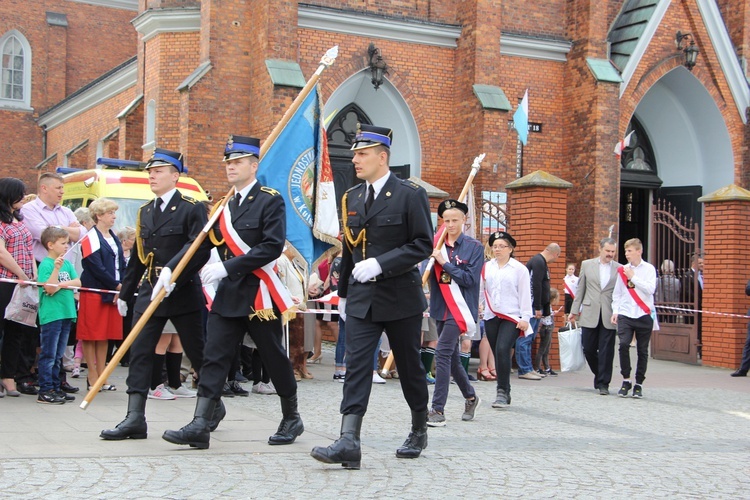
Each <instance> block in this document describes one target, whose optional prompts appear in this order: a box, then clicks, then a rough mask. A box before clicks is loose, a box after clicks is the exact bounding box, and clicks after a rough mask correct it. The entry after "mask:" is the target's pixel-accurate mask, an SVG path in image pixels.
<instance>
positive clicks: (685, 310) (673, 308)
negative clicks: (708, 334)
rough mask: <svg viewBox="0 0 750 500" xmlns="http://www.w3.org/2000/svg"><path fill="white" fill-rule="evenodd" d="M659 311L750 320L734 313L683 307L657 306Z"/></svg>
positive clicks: (748, 317) (744, 315)
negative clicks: (666, 310)
mask: <svg viewBox="0 0 750 500" xmlns="http://www.w3.org/2000/svg"><path fill="white" fill-rule="evenodd" d="M656 308H657V309H668V310H670V311H674V312H677V313H700V314H713V315H714V316H724V317H728V318H744V319H750V316H748V315H746V314H732V313H722V312H715V311H706V310H704V309H684V308H682V307H670V306H656Z"/></svg>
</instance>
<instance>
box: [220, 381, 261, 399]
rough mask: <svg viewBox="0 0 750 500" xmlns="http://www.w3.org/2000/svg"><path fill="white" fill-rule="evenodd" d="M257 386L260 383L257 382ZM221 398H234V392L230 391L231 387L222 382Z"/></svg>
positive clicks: (227, 383)
mask: <svg viewBox="0 0 750 500" xmlns="http://www.w3.org/2000/svg"><path fill="white" fill-rule="evenodd" d="M258 383H259V384H260V383H261V382H258ZM221 397H223V398H233V397H234V391H233V390H232V386H230V385H229V382H224V387H223V388H222V389H221Z"/></svg>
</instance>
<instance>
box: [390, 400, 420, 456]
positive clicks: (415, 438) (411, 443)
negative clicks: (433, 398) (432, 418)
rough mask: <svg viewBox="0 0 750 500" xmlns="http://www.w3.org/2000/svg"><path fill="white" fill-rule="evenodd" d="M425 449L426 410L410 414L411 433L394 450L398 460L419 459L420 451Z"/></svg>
mask: <svg viewBox="0 0 750 500" xmlns="http://www.w3.org/2000/svg"><path fill="white" fill-rule="evenodd" d="M425 448H427V410H425V411H412V412H411V432H410V433H409V436H408V437H407V438H406V441H404V444H403V445H401V448H399V449H397V450H396V456H397V457H398V458H419V455H420V454H421V453H422V450H424V449H425Z"/></svg>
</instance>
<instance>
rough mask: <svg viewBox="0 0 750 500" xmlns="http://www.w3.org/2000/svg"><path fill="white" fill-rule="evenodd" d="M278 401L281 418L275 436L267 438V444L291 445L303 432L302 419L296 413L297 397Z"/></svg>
mask: <svg viewBox="0 0 750 500" xmlns="http://www.w3.org/2000/svg"><path fill="white" fill-rule="evenodd" d="M280 399H281V414H282V415H283V418H282V419H281V423H280V424H279V428H278V429H277V430H276V434H274V435H273V436H271V437H270V438H268V444H292V443H293V442H294V440H295V439H297V436H301V435H302V433H303V432H305V426H304V425H302V418H301V417H300V416H299V412H298V411H297V395H296V394H295V395H294V396H292V397H290V398H280Z"/></svg>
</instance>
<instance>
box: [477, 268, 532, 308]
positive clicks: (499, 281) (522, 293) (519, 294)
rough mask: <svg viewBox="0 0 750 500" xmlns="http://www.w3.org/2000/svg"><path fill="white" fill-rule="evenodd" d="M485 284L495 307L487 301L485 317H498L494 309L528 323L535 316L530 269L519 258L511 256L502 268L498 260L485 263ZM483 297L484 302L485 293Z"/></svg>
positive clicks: (483, 281)
mask: <svg viewBox="0 0 750 500" xmlns="http://www.w3.org/2000/svg"><path fill="white" fill-rule="evenodd" d="M482 285H483V286H484V289H485V291H486V295H488V296H489V300H490V303H491V304H492V309H490V307H489V304H485V307H484V319H485V320H488V319H492V318H494V317H495V313H494V312H492V310H494V311H495V312H497V313H500V314H507V315H508V316H513V317H515V318H521V320H522V321H526V322H528V321H529V320H530V319H531V316H533V315H534V312H533V311H532V309H531V279H530V277H529V270H528V269H527V268H526V266H524V265H523V264H521V263H520V262H518V261H517V260H516V259H513V258H511V259H510V260H509V261H508V262H507V263H506V264H505V265H504V266H502V267H500V266H498V264H497V260H496V259H492V260H490V261H487V262H485V264H484V279H483V280H482ZM480 297H481V298H480V302H481V301H482V300H483V298H484V297H485V293H482V294H481V295H480Z"/></svg>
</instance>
